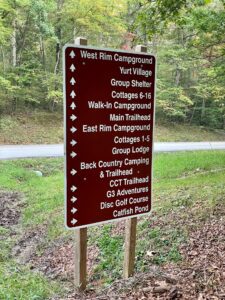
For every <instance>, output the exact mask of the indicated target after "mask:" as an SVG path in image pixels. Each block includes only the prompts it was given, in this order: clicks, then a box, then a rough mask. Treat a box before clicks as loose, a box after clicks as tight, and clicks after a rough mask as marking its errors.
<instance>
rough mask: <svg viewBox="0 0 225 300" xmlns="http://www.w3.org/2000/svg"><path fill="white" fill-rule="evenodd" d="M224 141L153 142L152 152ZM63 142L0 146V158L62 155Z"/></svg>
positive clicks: (218, 145) (213, 146)
mask: <svg viewBox="0 0 225 300" xmlns="http://www.w3.org/2000/svg"><path fill="white" fill-rule="evenodd" d="M224 149H225V142H190V143H188V142H185V143H183V142H178V143H173V142H170V143H155V147H154V152H176V151H197V150H224ZM63 153H64V148H63V144H59V145H13V146H12V145H11V146H7V145H5V146H0V160H3V159H17V158H29V157H62V156H63Z"/></svg>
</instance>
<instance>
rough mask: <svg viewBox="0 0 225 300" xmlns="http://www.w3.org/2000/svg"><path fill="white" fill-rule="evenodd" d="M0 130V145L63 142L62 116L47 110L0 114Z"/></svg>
mask: <svg viewBox="0 0 225 300" xmlns="http://www.w3.org/2000/svg"><path fill="white" fill-rule="evenodd" d="M0 132H1V134H0V145H1V144H6V145H7V144H8V145H11V144H12V145H13V144H59V143H62V142H63V117H62V114H59V113H47V112H34V113H31V112H29V113H27V114H25V113H24V114H18V115H12V116H10V115H9V116H8V115H7V116H2V115H0Z"/></svg>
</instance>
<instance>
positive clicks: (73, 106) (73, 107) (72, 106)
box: [70, 102, 76, 110]
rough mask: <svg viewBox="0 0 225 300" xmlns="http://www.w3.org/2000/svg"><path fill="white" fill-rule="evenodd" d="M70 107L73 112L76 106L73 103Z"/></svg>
mask: <svg viewBox="0 0 225 300" xmlns="http://www.w3.org/2000/svg"><path fill="white" fill-rule="evenodd" d="M70 107H71V108H72V110H74V109H75V108H76V104H75V103H74V102H72V104H71V105H70Z"/></svg>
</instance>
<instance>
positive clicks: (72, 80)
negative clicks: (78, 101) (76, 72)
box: [70, 77, 76, 85]
mask: <svg viewBox="0 0 225 300" xmlns="http://www.w3.org/2000/svg"><path fill="white" fill-rule="evenodd" d="M70 83H71V84H72V85H74V84H75V83H76V80H75V79H74V78H73V77H72V78H71V80H70Z"/></svg>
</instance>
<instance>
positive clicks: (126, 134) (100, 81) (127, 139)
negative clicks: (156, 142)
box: [64, 45, 155, 228]
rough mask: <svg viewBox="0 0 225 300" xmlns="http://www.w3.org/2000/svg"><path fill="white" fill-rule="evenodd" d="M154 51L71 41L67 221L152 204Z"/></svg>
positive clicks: (97, 219) (72, 224)
mask: <svg viewBox="0 0 225 300" xmlns="http://www.w3.org/2000/svg"><path fill="white" fill-rule="evenodd" d="M154 95H155V57H154V56H152V55H149V54H145V53H135V52H124V51H113V50H110V49H98V48H90V47H86V46H74V45H66V46H65V47H64V98H65V156H66V162H65V171H66V187H65V189H66V191H65V194H66V226H67V227H69V228H80V227H86V226H89V225H93V224H97V223H102V222H106V221H112V220H118V219H122V218H127V217H131V216H138V215H143V214H146V213H148V212H149V211H150V210H151V190H152V152H153V125H154Z"/></svg>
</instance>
